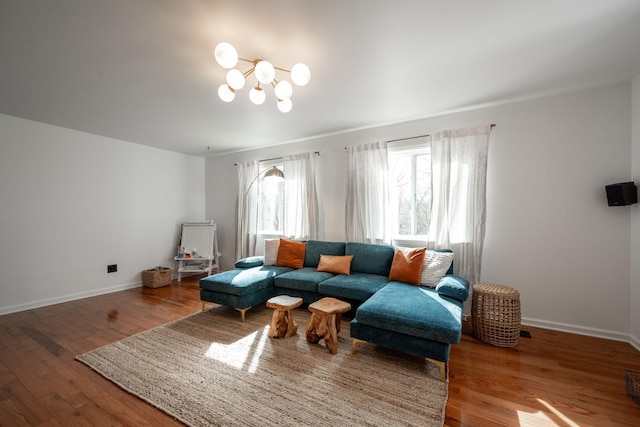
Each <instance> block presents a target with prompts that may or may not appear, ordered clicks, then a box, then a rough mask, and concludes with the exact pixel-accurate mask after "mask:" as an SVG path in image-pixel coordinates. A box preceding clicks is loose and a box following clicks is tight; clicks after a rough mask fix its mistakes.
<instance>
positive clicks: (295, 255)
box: [276, 239, 307, 268]
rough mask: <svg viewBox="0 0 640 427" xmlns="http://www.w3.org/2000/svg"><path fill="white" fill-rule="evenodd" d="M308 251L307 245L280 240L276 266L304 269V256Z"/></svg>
mask: <svg viewBox="0 0 640 427" xmlns="http://www.w3.org/2000/svg"><path fill="white" fill-rule="evenodd" d="M306 251H307V244H306V243H302V242H293V241H291V240H287V239H280V247H278V258H277V259H276V266H277V267H290V268H302V267H303V265H304V254H305V252H306Z"/></svg>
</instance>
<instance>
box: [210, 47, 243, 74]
mask: <svg viewBox="0 0 640 427" xmlns="http://www.w3.org/2000/svg"><path fill="white" fill-rule="evenodd" d="M215 57H216V61H218V64H220V66H221V67H222V68H227V69H229V68H233V67H235V66H236V64H237V63H238V52H237V51H236V48H235V47H233V46H232V45H231V44H229V43H227V42H222V43H219V44H218V45H217V46H216V50H215Z"/></svg>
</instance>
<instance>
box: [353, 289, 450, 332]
mask: <svg viewBox="0 0 640 427" xmlns="http://www.w3.org/2000/svg"><path fill="white" fill-rule="evenodd" d="M356 319H358V323H361V324H364V325H369V326H372V327H375V328H379V329H384V330H390V331H394V332H398V333H401V334H406V335H411V336H415V337H420V338H426V339H430V340H434V341H439V342H444V343H449V344H454V343H458V342H460V338H461V336H462V302H461V301H458V300H455V299H451V298H447V297H443V296H441V295H439V294H438V293H437V292H436V291H435V290H434V289H431V288H427V287H424V286H414V285H409V284H406V283H402V282H389V283H388V284H387V285H386V286H385V287H383V288H382V289H380V290H379V291H378V292H376V293H375V294H374V295H373V296H372V297H371V298H369V299H368V300H367V301H365V302H364V303H363V304H362V305H361V306H360V307H359V308H358V311H357V312H356Z"/></svg>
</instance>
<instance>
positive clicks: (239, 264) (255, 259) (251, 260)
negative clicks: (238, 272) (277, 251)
mask: <svg viewBox="0 0 640 427" xmlns="http://www.w3.org/2000/svg"><path fill="white" fill-rule="evenodd" d="M263 264H264V257H263V256H250V257H247V258H242V259H239V260H238V261H236V264H235V267H236V268H251V267H259V266H261V265H263Z"/></svg>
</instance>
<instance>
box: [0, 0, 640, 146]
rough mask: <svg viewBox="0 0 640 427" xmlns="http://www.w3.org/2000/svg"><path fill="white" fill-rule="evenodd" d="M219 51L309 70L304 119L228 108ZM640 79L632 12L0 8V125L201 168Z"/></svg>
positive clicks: (597, 7)
mask: <svg viewBox="0 0 640 427" xmlns="http://www.w3.org/2000/svg"><path fill="white" fill-rule="evenodd" d="M221 41H227V42H230V43H231V44H233V45H234V46H235V47H236V49H237V50H238V52H239V54H240V56H241V57H247V58H258V57H261V58H263V59H267V60H270V61H271V62H272V63H273V64H274V65H276V66H280V67H283V68H290V67H291V66H292V65H293V64H295V63H297V62H303V63H306V64H307V65H308V66H309V68H310V69H311V82H310V83H309V85H307V86H305V87H302V88H299V87H294V95H293V98H292V100H293V110H292V111H291V112H289V113H287V114H283V113H281V112H279V111H278V110H277V108H276V106H275V97H274V95H273V91H272V90H271V89H270V88H267V89H266V92H267V101H266V102H265V104H263V105H261V106H255V105H253V104H251V103H250V102H249V100H248V91H249V88H248V87H245V88H244V89H242V90H240V91H238V94H237V96H236V100H235V101H234V102H232V103H230V104H227V103H224V102H222V101H221V100H220V99H219V98H218V96H217V88H218V86H219V85H220V84H221V83H222V82H223V81H224V76H225V73H226V70H224V69H222V68H221V67H220V66H218V65H217V63H216V61H215V59H214V57H213V50H214V48H215V46H216V45H217V44H218V43H219V42H221ZM243 71H244V69H243ZM638 74H640V1H637V0H536V1H533V0H531V1H514V0H485V1H480V0H458V1H445V0H440V1H436V0H402V1H399V0H349V1H346V0H340V1H338V0H323V1H302V0H270V1H255V0H254V1H251V0H218V1H206V0H135V1H132V0H102V1H87V0H49V1H42V0H0V113H3V114H8V115H11V116H17V117H22V118H26V119H31V120H36V121H39V122H44V123H50V124H54V125H58V126H63V127H67V128H71V129H77V130H81V131H85V132H89V133H93V134H98V135H104V136H108V137H113V138H117V139H122V140H126V141H130V142H135V143H140V144H145V145H150V146H155V147H159V148H163V149H167V150H172V151H177V152H182V153H187V154H193V155H201V156H204V155H207V154H222V153H228V152H233V151H237V150H246V149H251V148H256V147H263V146H268V145H275V144H281V143H285V142H291V141H296V140H301V139H305V138H310V137H313V136H318V135H324V134H332V133H339V132H344V131H347V130H351V129H359V128H366V127H373V126H380V125H385V124H389V123H396V122H402V121H407V120H411V119H416V118H421V117H428V116H433V115H437V114H442V113H444V112H450V111H456V110H461V109H468V108H474V107H478V106H482V105H489V104H493V103H500V102H507V101H511V100H516V99H526V98H531V97H537V96H543V95H548V94H554V93H561V92H567V91H572V90H578V89H583V88H589V87H595V86H601V85H605V84H610V83H616V82H620V81H628V80H631V79H632V78H633V77H634V76H636V75H638ZM282 77H284V76H282ZM208 147H209V148H208Z"/></svg>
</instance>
